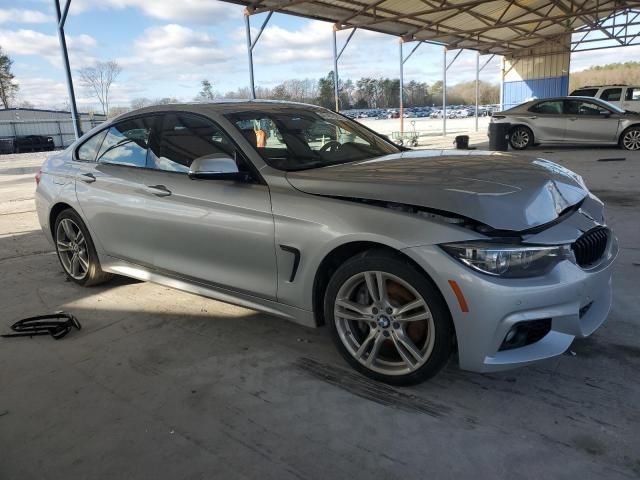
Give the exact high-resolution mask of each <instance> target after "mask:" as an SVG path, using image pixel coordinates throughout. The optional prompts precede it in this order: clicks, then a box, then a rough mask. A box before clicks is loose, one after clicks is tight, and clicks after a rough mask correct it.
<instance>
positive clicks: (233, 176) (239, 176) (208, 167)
mask: <svg viewBox="0 0 640 480" xmlns="http://www.w3.org/2000/svg"><path fill="white" fill-rule="evenodd" d="M188 175H189V178H191V179H192V180H194V179H203V180H204V179H209V180H245V179H246V177H247V175H246V173H242V172H240V170H238V164H237V163H236V161H235V160H234V159H233V158H231V157H228V156H226V155H225V154H214V155H207V156H205V157H200V158H196V159H195V160H194V161H193V162H192V163H191V167H190V168H189V173H188Z"/></svg>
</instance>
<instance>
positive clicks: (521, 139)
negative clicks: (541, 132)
mask: <svg viewBox="0 0 640 480" xmlns="http://www.w3.org/2000/svg"><path fill="white" fill-rule="evenodd" d="M509 143H510V144H511V146H512V147H513V148H514V149H515V150H524V149H525V148H527V147H529V146H531V145H533V132H532V131H531V130H530V129H528V128H527V127H515V128H514V129H513V130H511V133H510V134H509Z"/></svg>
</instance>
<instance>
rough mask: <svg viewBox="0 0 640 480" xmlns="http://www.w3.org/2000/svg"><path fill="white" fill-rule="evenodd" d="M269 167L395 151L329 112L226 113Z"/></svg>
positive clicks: (315, 165) (354, 158)
mask: <svg viewBox="0 0 640 480" xmlns="http://www.w3.org/2000/svg"><path fill="white" fill-rule="evenodd" d="M226 117H227V118H228V119H229V120H230V121H231V122H232V123H233V124H234V125H235V127H236V128H237V129H238V130H239V131H240V133H242V134H243V135H244V136H245V138H246V139H247V140H248V141H249V143H250V144H251V145H252V146H253V147H254V148H255V149H256V151H257V152H258V153H259V154H260V155H261V156H262V158H263V159H264V160H265V162H267V164H268V165H270V166H272V167H273V168H277V169H279V170H287V171H290V170H304V169H308V168H319V167H324V166H327V165H335V164H337V163H346V162H353V161H357V160H365V159H370V158H374V157H380V156H382V155H387V154H390V153H397V152H399V151H400V149H399V148H398V147H396V146H394V145H393V144H391V143H389V142H387V141H385V140H383V139H382V138H381V137H379V136H377V135H376V134H374V133H373V132H371V131H369V130H367V129H366V128H364V127H363V126H362V125H359V124H358V123H356V122H353V121H351V120H349V119H348V118H345V117H343V116H341V115H338V114H336V113H333V112H330V111H329V110H321V109H312V108H299V107H292V108H278V109H274V110H271V111H251V112H238V113H232V114H228V115H226Z"/></svg>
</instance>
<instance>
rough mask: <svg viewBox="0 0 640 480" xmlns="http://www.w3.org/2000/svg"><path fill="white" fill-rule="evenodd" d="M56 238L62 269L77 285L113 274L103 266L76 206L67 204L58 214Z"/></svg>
mask: <svg viewBox="0 0 640 480" xmlns="http://www.w3.org/2000/svg"><path fill="white" fill-rule="evenodd" d="M53 241H54V242H55V245H56V253H57V254H58V260H59V261H60V265H61V266H62V269H63V270H64V272H65V273H66V275H67V277H68V278H69V279H70V280H72V281H74V282H75V283H77V284H78V285H82V286H84V287H90V286H93V285H98V284H100V283H104V282H106V281H108V280H110V279H111V278H112V277H113V275H112V274H111V273H106V272H103V271H102V268H100V260H99V259H98V254H97V253H96V248H95V246H94V244H93V240H92V239H91V235H90V234H89V230H88V229H87V227H86V225H85V224H84V222H83V221H82V219H81V218H80V215H78V214H77V213H76V212H75V211H74V210H72V209H70V208H68V209H66V210H63V211H62V212H60V214H59V215H58V216H57V218H56V221H55V227H54V229H53Z"/></svg>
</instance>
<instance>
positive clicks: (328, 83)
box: [318, 70, 336, 109]
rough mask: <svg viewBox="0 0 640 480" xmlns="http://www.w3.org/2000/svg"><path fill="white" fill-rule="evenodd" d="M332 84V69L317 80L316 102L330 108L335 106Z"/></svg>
mask: <svg viewBox="0 0 640 480" xmlns="http://www.w3.org/2000/svg"><path fill="white" fill-rule="evenodd" d="M334 85H335V83H334V75H333V70H332V71H331V72H329V73H328V74H327V76H326V77H325V78H321V79H320V80H318V104H319V105H320V106H322V107H325V108H331V109H334V108H335V107H336V105H335V100H334V91H333V86H334Z"/></svg>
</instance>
